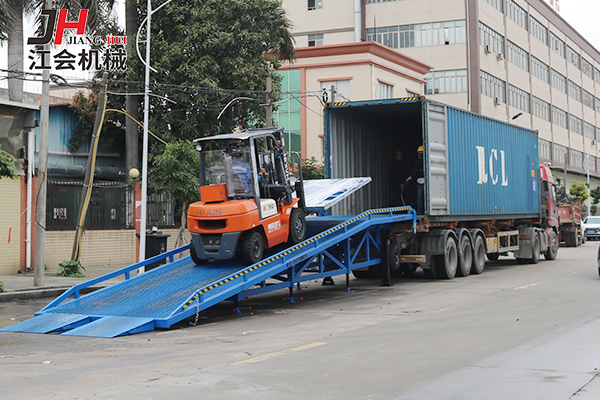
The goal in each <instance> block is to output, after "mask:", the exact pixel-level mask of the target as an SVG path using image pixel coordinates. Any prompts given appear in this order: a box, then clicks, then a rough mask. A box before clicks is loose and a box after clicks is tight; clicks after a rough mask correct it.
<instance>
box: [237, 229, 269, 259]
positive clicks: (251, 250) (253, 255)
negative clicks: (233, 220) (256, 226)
mask: <svg viewBox="0 0 600 400" xmlns="http://www.w3.org/2000/svg"><path fill="white" fill-rule="evenodd" d="M263 249H264V247H263V240H262V237H261V236H260V233H258V232H249V233H248V234H247V235H246V237H244V240H243V241H242V258H243V259H244V261H245V262H246V263H247V264H248V265H252V264H256V263H257V262H259V261H260V260H261V259H262V256H263Z"/></svg>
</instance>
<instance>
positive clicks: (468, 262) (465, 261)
mask: <svg viewBox="0 0 600 400" xmlns="http://www.w3.org/2000/svg"><path fill="white" fill-rule="evenodd" d="M460 252H461V254H462V255H461V256H460V258H459V259H458V267H459V268H458V270H457V271H456V274H457V275H458V276H469V274H470V273H471V266H472V265H473V248H472V247H471V241H470V240H469V237H468V236H466V235H464V236H463V237H462V238H461V239H460Z"/></svg>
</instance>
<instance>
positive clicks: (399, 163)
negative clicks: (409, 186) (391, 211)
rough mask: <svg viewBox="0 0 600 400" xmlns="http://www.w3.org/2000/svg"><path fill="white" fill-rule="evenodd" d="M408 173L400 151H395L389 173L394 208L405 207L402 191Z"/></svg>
mask: <svg viewBox="0 0 600 400" xmlns="http://www.w3.org/2000/svg"><path fill="white" fill-rule="evenodd" d="M408 172H409V167H408V164H407V163H406V161H405V160H404V154H403V153H402V150H398V151H396V153H395V154H394V160H393V161H392V171H391V178H392V192H393V196H394V204H393V205H394V206H397V205H403V206H405V205H406V203H405V201H404V197H403V193H402V190H403V188H404V182H405V181H406V178H407V176H408Z"/></svg>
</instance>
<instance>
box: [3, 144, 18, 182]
mask: <svg viewBox="0 0 600 400" xmlns="http://www.w3.org/2000/svg"><path fill="white" fill-rule="evenodd" d="M14 160H15V158H14V157H13V156H11V155H10V154H8V153H7V152H5V151H4V150H2V146H0V179H2V178H10V179H15V178H16V177H17V171H16V170H15V166H14V165H13V161H14Z"/></svg>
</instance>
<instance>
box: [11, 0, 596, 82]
mask: <svg viewBox="0 0 600 400" xmlns="http://www.w3.org/2000/svg"><path fill="white" fill-rule="evenodd" d="M115 3H116V7H115V10H114V13H115V14H116V15H117V17H118V21H119V24H120V25H122V26H124V25H125V0H117V1H115ZM559 5H560V11H559V14H560V15H561V17H563V18H564V19H565V20H566V21H567V22H568V23H569V24H570V25H571V26H572V27H573V28H575V30H577V31H578V32H579V33H580V34H581V35H582V36H583V37H584V38H585V39H587V41H588V42H590V43H591V44H592V45H593V46H594V47H596V49H598V50H599V51H600V21H599V19H600V0H559ZM27 25H30V26H33V22H32V21H30V22H29V23H26V31H25V37H26V38H27V37H28V36H33V32H32V29H29V30H28V29H27ZM129 56H130V57H131V56H133V57H137V55H136V54H133V55H129ZM7 57H8V52H7V48H6V44H4V45H2V44H0V69H5V68H7V65H6V64H7ZM25 61H26V64H27V63H28V62H29V60H27V59H26V60H25ZM28 67H29V65H28V64H27V65H26V66H25V68H26V69H27V68H28ZM61 72H62V73H61V75H62V76H64V77H65V78H66V79H67V80H68V81H71V82H75V81H81V80H87V79H90V78H91V74H89V73H84V72H82V71H78V73H76V71H72V72H71V73H70V74H69V73H65V72H64V71H61ZM0 87H3V88H6V87H7V85H6V81H5V80H0ZM25 91H29V92H34V93H40V92H41V85H40V84H36V83H30V82H26V84H25Z"/></svg>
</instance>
